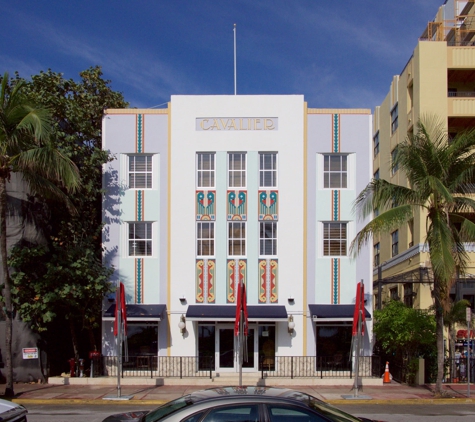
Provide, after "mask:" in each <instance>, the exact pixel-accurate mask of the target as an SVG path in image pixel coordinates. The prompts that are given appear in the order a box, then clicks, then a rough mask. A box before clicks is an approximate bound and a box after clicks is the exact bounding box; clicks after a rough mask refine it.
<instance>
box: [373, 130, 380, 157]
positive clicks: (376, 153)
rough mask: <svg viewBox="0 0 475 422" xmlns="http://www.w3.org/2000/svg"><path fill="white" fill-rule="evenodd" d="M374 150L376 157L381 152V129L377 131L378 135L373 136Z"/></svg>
mask: <svg viewBox="0 0 475 422" xmlns="http://www.w3.org/2000/svg"><path fill="white" fill-rule="evenodd" d="M373 150H374V156H375V157H376V156H377V155H378V154H379V130H378V131H377V132H376V135H374V136H373Z"/></svg>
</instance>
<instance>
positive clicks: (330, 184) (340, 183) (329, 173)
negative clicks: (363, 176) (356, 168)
mask: <svg viewBox="0 0 475 422" xmlns="http://www.w3.org/2000/svg"><path fill="white" fill-rule="evenodd" d="M347 159H348V157H347V156H346V155H335V154H326V155H324V156H323V187H324V188H329V189H343V188H346V187H347V178H348V167H347V161H348V160H347Z"/></svg>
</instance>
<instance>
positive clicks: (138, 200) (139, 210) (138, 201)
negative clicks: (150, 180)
mask: <svg viewBox="0 0 475 422" xmlns="http://www.w3.org/2000/svg"><path fill="white" fill-rule="evenodd" d="M144 205H145V194H144V191H143V190H136V191H135V221H144V220H145V215H144Z"/></svg>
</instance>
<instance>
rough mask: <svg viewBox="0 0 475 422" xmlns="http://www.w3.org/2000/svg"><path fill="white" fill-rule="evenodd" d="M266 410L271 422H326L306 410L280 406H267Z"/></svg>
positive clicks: (326, 421) (325, 419)
mask: <svg viewBox="0 0 475 422" xmlns="http://www.w3.org/2000/svg"><path fill="white" fill-rule="evenodd" d="M267 408H268V410H269V416H270V420H271V422H288V421H292V422H328V419H327V418H324V417H323V416H319V415H317V414H316V413H313V412H312V411H311V410H307V409H301V408H298V407H293V406H282V405H268V406H267Z"/></svg>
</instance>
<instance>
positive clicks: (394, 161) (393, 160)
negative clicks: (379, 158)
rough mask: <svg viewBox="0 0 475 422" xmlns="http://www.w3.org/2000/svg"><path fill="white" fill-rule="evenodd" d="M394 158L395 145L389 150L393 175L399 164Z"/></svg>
mask: <svg viewBox="0 0 475 422" xmlns="http://www.w3.org/2000/svg"><path fill="white" fill-rule="evenodd" d="M396 158H397V147H395V148H394V149H393V150H392V151H391V175H394V174H395V173H396V172H397V171H398V168H399V166H398V165H397V163H396Z"/></svg>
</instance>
